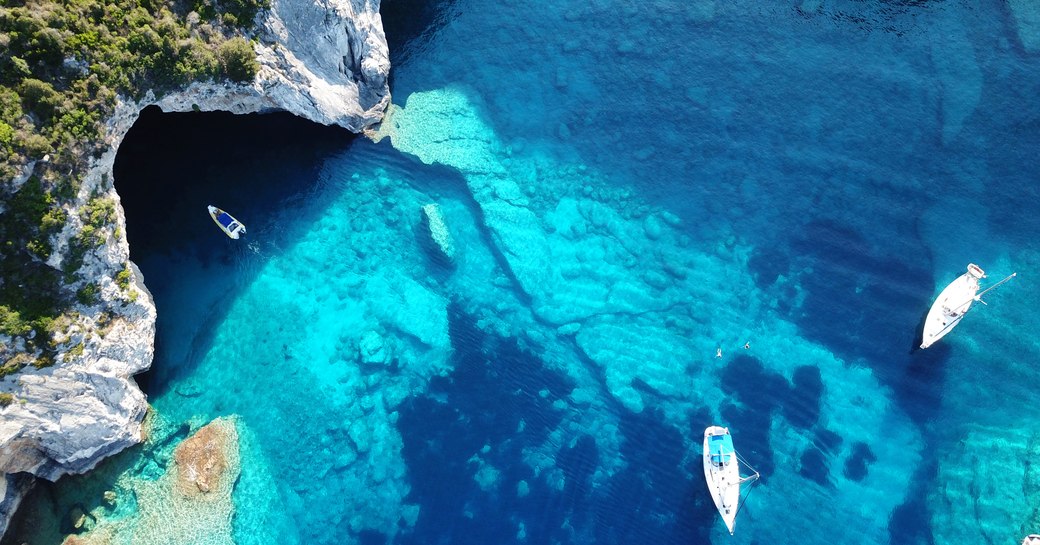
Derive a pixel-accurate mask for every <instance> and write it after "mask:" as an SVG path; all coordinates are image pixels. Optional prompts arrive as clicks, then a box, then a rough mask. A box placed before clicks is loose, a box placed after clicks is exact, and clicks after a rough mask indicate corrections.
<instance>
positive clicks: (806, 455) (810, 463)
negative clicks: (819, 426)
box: [798, 447, 831, 487]
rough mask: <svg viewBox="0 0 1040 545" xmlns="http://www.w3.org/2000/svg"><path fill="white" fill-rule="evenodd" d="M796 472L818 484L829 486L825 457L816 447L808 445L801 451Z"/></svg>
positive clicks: (828, 471) (828, 473)
mask: <svg viewBox="0 0 1040 545" xmlns="http://www.w3.org/2000/svg"><path fill="white" fill-rule="evenodd" d="M798 474H799V475H801V476H802V477H805V478H806V479H809V480H811V481H813V482H815V483H816V484H819V485H820V486H827V487H829V486H831V482H830V469H829V467H828V460H827V457H826V456H824V454H823V452H821V451H820V449H818V448H816V447H809V448H807V449H805V452H803V453H802V457H801V459H800V460H799V465H798Z"/></svg>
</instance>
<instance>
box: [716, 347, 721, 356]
mask: <svg viewBox="0 0 1040 545" xmlns="http://www.w3.org/2000/svg"><path fill="white" fill-rule="evenodd" d="M715 357H716V358H721V357H722V347H721V346H720V347H719V348H718V349H717V350H715Z"/></svg>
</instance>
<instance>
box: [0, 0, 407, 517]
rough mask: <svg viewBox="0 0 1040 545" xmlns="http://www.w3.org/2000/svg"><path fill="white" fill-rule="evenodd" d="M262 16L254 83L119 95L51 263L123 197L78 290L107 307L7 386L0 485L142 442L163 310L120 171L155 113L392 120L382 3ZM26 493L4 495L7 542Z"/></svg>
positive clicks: (301, 5)
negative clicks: (120, 159)
mask: <svg viewBox="0 0 1040 545" xmlns="http://www.w3.org/2000/svg"><path fill="white" fill-rule="evenodd" d="M258 19H259V20H258V26H259V28H260V33H259V34H260V36H259V37H260V42H261V43H260V44H259V45H257V46H256V51H257V58H258V61H259V62H260V65H261V68H260V71H259V73H258V75H257V77H256V79H255V80H254V81H253V82H251V83H248V84H233V83H212V82H206V83H194V84H192V85H190V86H188V87H187V88H185V89H183V90H181V91H179V92H174V93H171V94H167V95H165V96H162V97H155V96H154V95H153V94H151V93H148V94H146V95H145V97H144V98H143V99H142V100H140V101H138V102H129V101H127V100H126V99H125V98H121V99H120V102H119V103H118V104H117V106H116V111H115V113H114V114H113V115H112V116H111V117H109V119H108V120H107V122H106V127H105V131H104V134H105V136H104V140H103V144H105V145H107V146H108V149H107V150H106V151H105V152H104V153H103V154H102V155H101V156H100V157H99V158H97V159H92V160H91V162H90V167H89V170H88V172H87V174H86V176H85V178H84V181H83V184H82V187H81V190H80V193H79V195H78V196H77V199H76V202H75V203H73V204H72V205H70V206H69V207H68V209H67V212H69V214H68V217H69V219H70V220H69V222H68V223H67V225H66V226H65V227H64V229H63V230H62V232H61V233H59V234H58V235H56V237H55V239H54V240H53V241H52V244H53V247H54V252H53V253H52V255H51V258H50V259H49V260H48V265H50V266H52V267H55V268H60V267H61V265H62V264H63V262H64V260H65V259H66V257H67V254H68V249H69V240H70V239H71V238H72V237H74V236H75V235H76V233H78V232H79V230H80V228H81V227H82V225H81V222H80V220H79V217H78V213H77V210H78V209H80V208H81V207H82V206H83V205H84V204H86V202H87V201H88V200H89V199H90V198H91V196H92V195H95V194H100V195H102V196H104V197H108V198H111V199H113V200H114V202H115V203H116V207H115V209H116V216H117V217H116V221H115V225H114V226H112V227H111V228H110V229H109V232H108V240H107V241H106V242H105V244H103V245H102V246H101V247H100V248H99V249H98V250H97V251H96V252H89V253H88V255H87V256H86V260H85V263H84V265H83V268H81V269H80V272H81V276H83V277H84V278H85V279H86V280H84V281H82V282H81V283H80V285H75V286H72V289H78V288H80V287H82V284H85V283H86V282H88V281H89V282H93V283H95V284H97V285H98V287H99V288H100V294H99V298H98V301H97V302H95V303H93V304H91V305H89V306H87V305H81V306H80V307H78V308H76V309H74V310H75V311H76V312H78V314H79V316H78V318H76V319H75V320H74V323H70V324H69V328H68V331H69V334H68V335H67V339H65V342H63V343H62V345H61V346H60V347H59V353H58V357H57V358H56V362H55V365H54V366H52V367H47V368H44V369H36V368H34V367H32V366H26V367H25V368H23V369H22V370H21V371H19V372H18V373H15V374H14V375H10V376H7V377H5V378H3V379H0V392H2V393H12V394H14V396H15V398H16V399H17V402H16V403H13V404H11V405H10V406H8V407H7V408H5V409H3V410H2V414H3V418H2V419H0V477H7V479H8V480H10V479H11V477H9V476H10V475H11V474H15V473H19V472H22V473H24V474H26V475H35V476H37V477H41V478H44V479H48V480H54V479H57V478H58V477H61V476H62V475H66V474H70V473H82V472H85V471H88V470H90V469H92V468H93V467H94V466H96V465H97V464H98V462H100V461H101V460H102V459H104V458H105V457H106V456H109V455H112V454H115V453H116V452H119V451H121V450H123V449H125V448H126V447H128V446H130V445H133V444H135V443H137V442H140V440H141V421H142V419H143V418H144V414H145V411H146V409H147V400H146V399H145V396H144V394H143V393H142V392H141V391H140V389H139V388H138V387H137V384H136V383H135V382H134V380H133V378H132V377H133V375H135V374H137V373H140V372H142V371H144V370H146V369H148V367H149V366H150V365H151V361H152V356H153V341H154V337H155V306H154V303H153V301H152V298H151V295H150V294H149V293H148V291H147V289H146V288H145V287H144V283H143V279H142V278H141V274H140V271H139V270H138V269H137V268H136V267H135V266H133V264H132V263H130V262H129V247H128V245H127V241H126V237H125V235H124V233H125V232H126V229H125V217H124V215H123V211H122V208H121V207H120V206H119V195H117V194H116V192H115V188H114V187H113V185H112V179H113V173H112V165H113V162H114V161H115V155H116V150H117V149H118V147H119V144H120V143H121V142H122V140H123V138H124V137H125V136H126V133H127V131H128V130H129V129H130V127H131V126H132V125H133V124H134V122H135V121H136V120H137V117H138V115H139V114H140V112H141V110H142V109H143V108H144V107H145V106H148V105H153V104H154V105H157V106H159V107H160V108H161V109H162V110H164V111H180V112H184V111H192V110H200V111H217V110H220V111H228V112H232V113H238V114H243V113H254V112H269V111H279V110H284V111H288V112H290V113H293V114H295V115H297V116H300V117H303V118H305V119H309V120H312V121H315V122H318V123H323V124H327V125H339V126H342V127H345V128H347V129H350V130H352V131H355V132H360V131H362V130H364V129H366V128H367V127H369V126H371V125H373V124H376V123H378V122H379V121H381V120H382V117H383V113H384V110H385V109H386V106H387V105H388V104H389V101H390V92H389V87H388V85H387V77H388V75H389V70H390V62H389V54H388V50H387V45H386V39H385V37H384V35H383V27H382V21H381V19H380V17H379V3H378V2H369V1H367V0H325V1H322V2H316V1H311V0H294V1H287V0H275V1H274V2H273V4H272V8H271V9H270V10H268V11H266V12H264V13H263V14H261V15H260V16H259V18H258ZM127 267H129V268H130V270H131V271H132V273H133V276H134V282H132V283H131V285H130V287H129V288H128V289H124V288H121V287H120V286H118V285H117V284H116V282H115V280H114V277H115V275H116V274H117V273H118V272H119V271H122V270H124V269H125V268H127ZM17 348H18V344H17V343H16V342H12V343H5V345H4V346H0V356H4V355H5V354H4V353H6V355H7V356H9V355H11V350H13V349H17ZM80 350H81V352H80ZM5 357H6V356H5ZM0 361H2V360H0ZM19 479H22V480H19V481H18V482H19V483H22V482H25V479H28V480H31V478H30V477H28V476H26V477H21V476H20V477H19ZM0 481H4V479H3V478H0ZM26 488H27V487H25V486H19V487H13V486H4V488H3V489H2V490H0V535H2V534H3V531H4V529H5V528H6V526H7V522H8V520H9V517H10V515H11V514H12V511H13V509H14V506H16V505H17V503H18V501H19V500H20V498H21V496H22V494H23V493H24V490H25V489H26Z"/></svg>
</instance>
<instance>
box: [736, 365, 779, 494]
mask: <svg viewBox="0 0 1040 545" xmlns="http://www.w3.org/2000/svg"><path fill="white" fill-rule="evenodd" d="M722 390H723V391H724V392H726V393H727V394H729V395H731V396H733V398H734V399H736V400H737V402H738V403H739V406H737V405H734V404H727V405H724V406H723V407H722V408H721V409H720V413H721V414H722V418H723V419H724V420H725V421H726V425H727V426H728V427H729V428H730V433H732V434H733V441H734V446H735V447H736V449H737V452H739V453H741V456H743V457H744V459H746V460H747V461H748V463H750V464H751V465H752V466H753V467H755V468H756V469H758V471H759V473H761V474H762V478H763V480H766V479H768V478H769V476H770V475H772V473H773V469H774V467H775V466H774V463H773V449H772V447H771V446H770V441H769V430H770V428H771V427H772V420H773V413H774V411H776V410H778V409H779V408H780V407H781V406H782V405H783V403H784V402H785V401H786V398H787V397H788V395H789V392H790V385H789V384H788V382H787V379H785V378H784V377H783V375H780V374H779V373H774V372H772V371H769V370H767V369H766V368H765V367H763V366H762V363H761V362H760V361H758V359H756V358H754V357H752V356H747V355H743V354H742V355H740V356H737V357H735V358H733V360H732V361H730V363H729V364H728V365H726V367H725V368H724V369H723V370H722Z"/></svg>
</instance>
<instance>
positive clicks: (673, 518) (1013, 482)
mask: <svg viewBox="0 0 1040 545" xmlns="http://www.w3.org/2000/svg"><path fill="white" fill-rule="evenodd" d="M384 4H385V5H384V6H383V15H384V27H385V30H386V32H387V35H388V39H389V42H390V46H391V56H392V62H393V66H394V68H393V80H392V83H393V87H392V92H393V94H394V97H395V98H394V103H395V105H397V106H398V107H402V108H403V109H398V110H397V111H396V112H395V113H394V114H393V117H392V120H393V123H392V125H393V126H394V129H393V131H392V132H393V134H392V136H391V138H390V139H387V140H383V141H382V142H380V143H373V142H371V141H368V140H365V139H360V138H354V137H352V136H351V135H349V134H347V133H344V132H342V131H337V130H331V129H324V128H319V127H314V126H312V125H308V124H306V123H301V122H295V121H293V120H291V119H289V118H287V117H277V116H248V117H246V118H235V119H231V118H230V117H229V116H221V115H206V116H199V115H187V114H183V115H157V114H154V112H148V113H147V115H146V116H145V117H144V118H143V119H142V121H141V122H140V123H139V125H138V126H136V127H135V129H134V132H133V133H132V134H131V135H130V136H129V137H128V138H127V141H126V142H125V143H124V146H123V148H122V149H121V151H120V159H119V163H118V164H117V172H116V177H117V179H116V186H117V189H118V190H119V192H120V195H121V197H122V199H123V204H124V206H125V209H126V215H127V221H128V224H127V232H128V236H129V239H130V243H131V248H132V250H131V251H132V256H131V257H132V259H133V260H134V261H135V262H137V263H138V264H139V265H140V266H141V269H142V271H143V272H144V275H145V281H146V283H147V285H148V286H149V288H150V289H151V290H152V292H153V293H154V295H155V299H156V303H157V307H158V310H159V326H158V327H159V331H158V338H157V352H156V360H155V364H154V365H153V370H152V371H151V372H149V373H148V375H147V376H145V377H142V380H141V382H142V384H143V385H144V386H145V387H146V389H147V391H148V393H149V395H150V399H151V400H152V403H153V405H154V406H155V408H156V409H157V411H158V412H159V413H161V414H163V415H164V416H165V417H166V418H167V419H169V421H170V422H172V423H175V424H176V423H180V422H184V421H188V420H189V419H191V418H192V417H194V416H199V417H201V418H202V419H203V420H208V419H210V418H213V417H216V416H220V415H228V414H237V415H240V417H241V420H240V422H241V426H243V427H244V428H245V429H247V430H248V437H249V438H250V439H248V440H247V441H245V442H244V443H243V461H244V464H243V470H242V477H241V479H240V482H239V485H238V487H237V488H236V491H235V508H236V515H235V519H234V528H235V529H234V533H235V535H234V537H235V540H236V542H238V543H253V542H257V543H261V542H262V543H271V542H278V543H308V544H311V543H360V544H364V545H368V544H377V543H378V544H382V543H407V544H413V543H414V544H433V543H437V544H440V543H452V544H465V543H473V544H478V543H479V544H488V543H560V544H565V543H574V544H577V543H597V544H614V543H616V544H622V543H624V544H631V543H669V544H692V543H708V542H714V543H719V542H724V541H727V540H731V541H733V542H734V543H737V542H739V543H791V542H798V543H806V544H807V543H833V542H834V541H835V539H836V538H837V539H855V540H856V542H859V543H893V544H904V543H922V544H926V543H951V544H954V543H964V544H969V543H970V544H977V543H982V542H989V543H1016V542H1019V541H1020V540H1021V538H1022V536H1023V535H1024V534H1026V533H1029V532H1038V531H1040V515H1038V514H1037V513H1038V512H1040V511H1038V506H1040V484H1038V483H1040V476H1038V475H1037V474H1036V470H1035V466H1036V463H1035V462H1036V461H1037V460H1040V432H1037V431H1036V430H1038V429H1040V427H1038V426H1037V422H1038V421H1040V406H1038V405H1037V404H1036V403H1035V402H1031V401H1030V392H1031V389H1032V385H1033V384H1035V383H1036V380H1037V379H1038V377H1040V371H1037V368H1036V361H1037V360H1038V356H1040V345H1038V344H1037V341H1036V337H1035V333H1034V332H1035V331H1036V330H1037V327H1038V324H1037V319H1036V318H1035V317H1034V316H1035V314H1034V313H1031V312H1029V309H1030V307H1031V305H1032V304H1033V303H1035V302H1038V301H1037V299H1038V292H1037V290H1036V287H1035V286H1036V284H1035V282H1034V281H1033V280H1032V278H1033V276H1034V271H1035V270H1036V269H1037V265H1040V254H1038V249H1040V248H1038V242H1037V240H1038V235H1040V219H1038V218H1040V195H1038V191H1040V190H1038V180H1037V170H1036V162H1035V153H1036V150H1038V149H1040V102H1038V101H1037V100H1036V97H1037V96H1040V94H1038V92H1040V52H1036V51H1030V50H1028V49H1027V47H1026V44H1027V43H1031V42H1028V37H1026V38H1023V35H1020V34H1019V29H1018V27H1017V26H1016V22H1017V19H1016V18H1015V17H1014V15H1013V14H1012V13H1011V11H1010V9H1009V7H1008V5H1007V4H1005V3H1004V2H999V1H996V0H992V1H989V0H986V1H983V2H981V3H979V2H976V3H968V2H955V1H933V2H896V1H882V0H878V1H874V2H865V1H828V0H822V1H820V2H812V1H806V2H802V3H801V4H800V5H799V3H798V2H782V3H781V2H777V3H771V2H750V1H749V2H742V1H737V2H705V1H696V2H694V1H690V2H646V3H641V4H625V3H614V2H605V1H604V2H588V1H582V2H578V1H574V2H570V1H565V2H554V3H550V4H548V5H540V6H537V9H532V6H531V5H529V4H525V3H520V2H491V1H487V0H458V1H455V2H402V1H393V0H388V1H386V2H384ZM390 124H391V123H390V122H388V123H387V125H390ZM431 202H435V203H438V204H439V205H440V207H441V210H442V213H443V215H444V217H445V219H446V222H447V224H448V226H449V229H450V231H451V234H452V236H453V238H454V242H455V246H456V248H457V249H458V254H457V255H456V257H455V259H454V260H453V261H448V260H446V259H444V258H443V257H442V256H440V254H439V251H438V249H437V248H436V247H435V246H434V245H433V244H432V242H431V241H430V240H429V237H428V235H427V233H426V230H425V227H424V224H423V222H422V216H421V214H420V208H421V206H422V205H424V204H427V203H431ZM210 203H212V204H217V205H219V206H221V207H223V208H225V209H227V210H229V211H231V212H232V213H233V214H235V215H236V216H237V217H238V218H239V219H241V220H242V221H243V222H244V223H246V224H247V226H248V227H249V235H248V236H247V237H246V239H245V240H243V241H238V242H233V241H230V240H228V239H227V238H226V237H224V236H223V235H222V234H221V233H220V232H219V231H217V230H216V229H215V227H214V226H213V225H212V222H211V221H210V220H209V219H208V218H207V217H206V215H205V205H206V204H210ZM968 262H975V263H978V264H979V265H981V266H982V267H983V268H984V269H986V270H987V271H988V272H989V273H990V277H991V278H990V281H995V280H996V279H998V278H1001V277H1003V276H1004V275H1006V274H1010V273H1011V272H1013V271H1018V272H1019V277H1018V278H1017V279H1016V280H1014V281H1013V282H1011V283H1010V284H1008V285H1007V286H1005V287H1002V288H1000V289H998V290H997V291H995V292H993V293H992V294H990V295H989V296H988V297H987V300H988V302H989V303H990V305H989V306H985V307H982V306H981V305H980V306H979V308H978V309H976V310H973V311H972V313H971V314H969V316H968V317H967V318H966V319H965V321H964V322H963V323H962V324H961V325H960V326H958V328H957V330H956V331H955V332H954V333H951V334H950V335H949V336H948V337H947V338H946V339H944V340H943V341H941V342H940V343H939V344H937V345H936V346H934V347H932V348H930V349H928V350H924V351H922V350H914V347H915V346H916V345H917V344H919V335H920V329H919V326H920V323H921V320H922V318H923V316H924V313H925V312H926V311H927V309H928V307H929V305H930V303H931V301H932V299H933V298H934V297H935V295H936V294H937V293H938V291H939V290H941V289H942V287H943V286H945V285H946V284H947V283H948V282H950V281H951V280H953V279H954V278H955V277H956V276H957V275H959V274H961V273H962V272H963V270H964V266H965V265H966V264H967V263H968ZM745 342H748V343H749V346H750V348H749V349H748V350H746V351H745V350H744V349H742V348H741V347H742V346H743V345H744V343H745ZM716 348H722V350H723V357H722V358H721V359H719V358H715V357H714V355H715V351H716ZM711 424H720V425H725V426H729V427H730V429H731V430H732V432H733V434H734V440H735V443H736V446H737V449H738V450H739V451H740V452H741V454H742V456H743V457H744V458H745V459H747V460H748V462H750V463H751V464H752V465H753V466H755V468H756V469H758V471H760V472H761V474H762V479H761V481H760V483H759V484H758V485H757V486H756V487H755V488H753V489H752V493H751V494H750V496H749V498H748V500H747V503H746V504H745V508H744V509H743V510H742V512H741V514H740V517H739V518H738V523H737V532H736V535H735V536H733V537H730V536H728V535H726V532H725V531H724V529H723V526H722V524H721V522H720V521H719V520H718V516H717V514H716V513H715V511H714V506H713V505H712V503H711V498H710V497H709V496H708V494H707V492H706V490H705V486H704V478H703V473H702V469H701V464H700V458H699V453H700V448H701V446H700V444H701V440H702V436H703V430H704V428H705V427H707V426H709V425H711ZM132 456H140V455H139V454H132ZM156 459H158V460H160V461H161V460H162V457H161V456H159V457H156ZM127 463H129V464H131V465H132V462H127ZM135 467H138V466H135ZM64 486H66V487H74V486H75V485H74V484H68V485H64ZM57 491H58V492H57V493H55V494H53V496H54V497H55V498H57V499H56V500H53V501H55V502H56V505H58V507H54V509H56V510H58V511H60V510H61V509H62V508H63V507H61V505H63V504H62V503H61V502H62V500H61V498H62V496H63V494H66V495H68V496H70V497H71V496H74V494H70V493H68V492H65V493H63V492H61V485H59V486H58V487H57Z"/></svg>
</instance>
